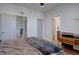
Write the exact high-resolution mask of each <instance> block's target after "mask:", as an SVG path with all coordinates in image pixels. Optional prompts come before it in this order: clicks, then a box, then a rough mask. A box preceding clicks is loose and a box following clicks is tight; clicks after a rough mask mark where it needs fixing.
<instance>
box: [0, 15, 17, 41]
mask: <svg viewBox="0 0 79 59" xmlns="http://www.w3.org/2000/svg"><path fill="white" fill-rule="evenodd" d="M15 39H16V16H13V15H7V14H3V15H1V40H2V41H13V40H15Z"/></svg>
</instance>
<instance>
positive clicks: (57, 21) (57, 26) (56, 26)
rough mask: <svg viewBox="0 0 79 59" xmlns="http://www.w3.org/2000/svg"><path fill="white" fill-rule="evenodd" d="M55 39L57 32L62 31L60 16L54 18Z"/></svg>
mask: <svg viewBox="0 0 79 59" xmlns="http://www.w3.org/2000/svg"><path fill="white" fill-rule="evenodd" d="M52 23H53V39H54V40H56V41H57V40H58V39H57V32H58V31H60V16H54V17H53V22H52Z"/></svg>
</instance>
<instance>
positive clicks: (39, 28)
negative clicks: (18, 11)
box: [37, 19, 43, 38]
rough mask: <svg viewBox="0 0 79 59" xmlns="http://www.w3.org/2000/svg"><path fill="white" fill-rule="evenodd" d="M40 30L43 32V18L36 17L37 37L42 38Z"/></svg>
mask: <svg viewBox="0 0 79 59" xmlns="http://www.w3.org/2000/svg"><path fill="white" fill-rule="evenodd" d="M42 32H43V20H42V19H38V21H37V35H38V38H42Z"/></svg>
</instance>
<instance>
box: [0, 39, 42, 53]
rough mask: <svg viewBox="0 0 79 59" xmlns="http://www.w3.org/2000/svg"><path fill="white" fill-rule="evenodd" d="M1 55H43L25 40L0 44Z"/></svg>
mask: <svg viewBox="0 0 79 59" xmlns="http://www.w3.org/2000/svg"><path fill="white" fill-rule="evenodd" d="M0 55H41V53H40V52H39V51H38V50H37V49H35V48H34V47H32V46H30V45H29V44H28V43H27V41H25V40H17V41H15V42H0Z"/></svg>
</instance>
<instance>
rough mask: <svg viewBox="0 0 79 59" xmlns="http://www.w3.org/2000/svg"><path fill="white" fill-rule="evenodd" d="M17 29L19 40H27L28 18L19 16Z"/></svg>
mask: <svg viewBox="0 0 79 59" xmlns="http://www.w3.org/2000/svg"><path fill="white" fill-rule="evenodd" d="M16 23H17V26H16V29H17V33H16V34H17V38H22V39H26V36H27V35H26V34H27V17H23V16H17V17H16Z"/></svg>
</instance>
